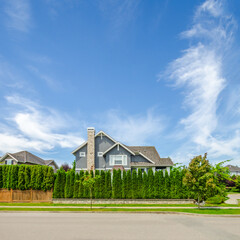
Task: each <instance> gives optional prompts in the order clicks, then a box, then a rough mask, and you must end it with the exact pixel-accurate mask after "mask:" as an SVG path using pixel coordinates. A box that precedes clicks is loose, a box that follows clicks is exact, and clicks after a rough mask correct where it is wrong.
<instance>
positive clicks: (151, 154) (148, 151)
mask: <svg viewBox="0 0 240 240" xmlns="http://www.w3.org/2000/svg"><path fill="white" fill-rule="evenodd" d="M126 147H127V148H129V149H130V150H131V151H133V152H134V153H135V155H138V154H139V155H144V156H146V157H147V159H148V160H151V161H152V162H153V163H151V162H131V165H132V166H159V167H161V166H173V162H172V160H171V158H161V157H160V156H159V154H158V152H157V150H156V148H155V147H154V146H126ZM144 156H143V157H144Z"/></svg>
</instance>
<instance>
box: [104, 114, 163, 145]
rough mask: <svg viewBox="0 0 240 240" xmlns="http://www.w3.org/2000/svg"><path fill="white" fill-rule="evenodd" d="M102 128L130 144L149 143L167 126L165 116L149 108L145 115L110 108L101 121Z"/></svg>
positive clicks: (117, 138)
mask: <svg viewBox="0 0 240 240" xmlns="http://www.w3.org/2000/svg"><path fill="white" fill-rule="evenodd" d="M100 122H101V123H100V126H101V129H104V130H105V131H106V132H107V133H108V132H109V133H111V136H113V137H114V138H115V139H116V140H118V141H121V142H123V143H125V144H129V145H143V144H148V142H151V141H152V140H153V139H154V138H159V135H160V133H161V132H162V131H163V130H164V128H165V127H166V123H165V121H164V118H163V117H161V116H159V115H157V114H156V113H155V112H154V111H153V110H149V111H148V112H147V113H146V114H143V115H129V114H126V113H123V112H121V111H119V110H110V111H108V112H107V113H106V114H105V115H104V120H103V121H100Z"/></svg>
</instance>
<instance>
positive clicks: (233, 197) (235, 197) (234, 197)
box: [225, 194, 240, 204]
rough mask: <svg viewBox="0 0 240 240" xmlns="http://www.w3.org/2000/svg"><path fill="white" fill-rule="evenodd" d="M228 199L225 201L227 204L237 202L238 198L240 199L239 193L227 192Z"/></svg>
mask: <svg viewBox="0 0 240 240" xmlns="http://www.w3.org/2000/svg"><path fill="white" fill-rule="evenodd" d="M228 197H229V199H228V200H227V201H226V202H225V203H228V204H238V199H240V194H228Z"/></svg>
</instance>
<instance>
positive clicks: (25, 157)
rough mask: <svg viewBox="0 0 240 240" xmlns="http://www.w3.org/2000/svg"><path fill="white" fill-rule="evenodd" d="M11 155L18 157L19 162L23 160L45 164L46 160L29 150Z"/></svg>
mask: <svg viewBox="0 0 240 240" xmlns="http://www.w3.org/2000/svg"><path fill="white" fill-rule="evenodd" d="M10 155H12V156H13V157H14V158H16V159H17V160H18V161H19V162H22V163H32V164H39V165H45V161H44V160H43V159H42V158H40V157H37V156H36V155H34V154H32V153H30V152H28V151H21V152H17V153H10Z"/></svg>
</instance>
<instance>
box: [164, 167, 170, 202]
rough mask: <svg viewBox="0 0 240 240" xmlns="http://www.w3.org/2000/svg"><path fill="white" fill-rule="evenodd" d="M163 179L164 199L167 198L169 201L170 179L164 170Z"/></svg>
mask: <svg viewBox="0 0 240 240" xmlns="http://www.w3.org/2000/svg"><path fill="white" fill-rule="evenodd" d="M164 178H165V187H164V189H165V196H164V198H167V199H169V198H170V197H171V196H170V178H169V174H168V171H167V170H165V172H164Z"/></svg>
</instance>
